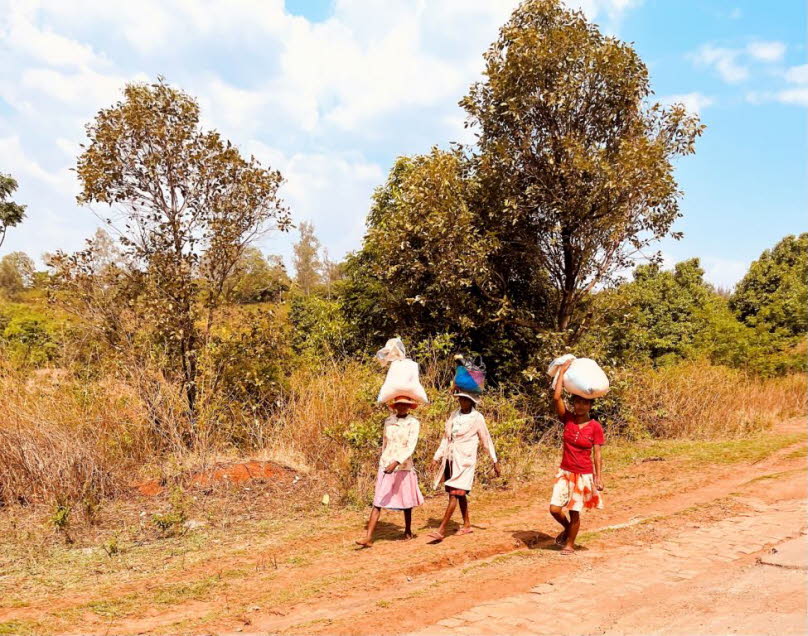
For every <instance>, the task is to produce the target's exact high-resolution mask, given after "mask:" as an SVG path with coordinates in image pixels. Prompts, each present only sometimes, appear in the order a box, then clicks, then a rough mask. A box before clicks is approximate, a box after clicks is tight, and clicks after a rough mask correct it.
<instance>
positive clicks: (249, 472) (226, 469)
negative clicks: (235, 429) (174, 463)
mask: <svg viewBox="0 0 808 636" xmlns="http://www.w3.org/2000/svg"><path fill="white" fill-rule="evenodd" d="M291 473H292V471H290V470H289V469H288V468H284V467H283V466H280V465H278V464H276V463H274V462H268V461H257V460H250V461H247V462H239V463H235V464H219V465H217V466H214V467H213V468H211V469H209V470H203V471H200V472H198V473H194V474H193V475H192V476H191V478H190V480H189V481H190V484H191V485H192V486H202V487H207V486H213V485H215V484H217V483H222V482H227V483H231V484H243V483H246V482H249V481H253V480H256V479H261V480H272V479H278V478H281V477H284V476H287V475H291ZM134 487H135V488H136V489H137V491H138V492H139V493H140V494H141V495H144V496H146V497H154V496H155V495H159V494H161V493H162V492H164V491H165V486H164V485H163V484H161V483H160V481H159V480H157V479H152V480H149V481H144V482H140V483H138V484H135V485H134Z"/></svg>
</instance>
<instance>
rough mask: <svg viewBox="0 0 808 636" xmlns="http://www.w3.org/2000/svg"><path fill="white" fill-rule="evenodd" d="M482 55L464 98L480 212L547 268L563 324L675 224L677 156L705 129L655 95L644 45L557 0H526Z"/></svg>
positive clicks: (503, 241)
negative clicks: (607, 31)
mask: <svg viewBox="0 0 808 636" xmlns="http://www.w3.org/2000/svg"><path fill="white" fill-rule="evenodd" d="M484 57H485V61H486V70H485V75H486V79H485V80H484V81H482V82H478V83H476V84H474V85H473V86H472V88H471V91H470V92H469V94H468V95H467V96H466V97H465V98H464V99H463V100H462V101H461V104H462V106H463V107H464V108H465V109H466V111H467V112H468V115H469V123H470V125H471V126H472V127H474V128H476V129H477V130H478V131H479V135H478V139H479V157H478V159H479V176H480V179H481V183H482V184H483V187H482V188H481V190H480V192H481V193H482V194H483V195H484V196H483V198H482V200H481V202H480V205H479V212H480V214H481V221H482V224H483V225H485V226H486V227H489V228H491V232H492V234H493V235H494V237H495V238H496V240H497V241H498V243H499V244H500V245H502V246H504V247H506V248H516V249H518V250H519V252H520V253H521V258H523V259H526V260H527V261H530V262H533V263H535V264H536V266H537V267H536V270H537V271H542V272H546V273H547V275H549V280H550V281H551V283H552V285H553V288H554V289H555V300H554V307H555V311H554V313H555V325H556V328H557V329H558V330H566V329H568V328H570V327H571V326H572V324H573V322H574V321H575V319H576V318H577V317H579V314H580V309H581V307H582V306H583V304H584V303H585V302H586V298H587V295H588V293H589V292H590V291H591V290H592V289H593V288H594V287H595V286H596V285H598V284H599V283H603V282H605V281H608V280H609V278H610V276H611V275H612V274H613V273H614V272H616V271H618V270H620V269H622V268H625V267H626V266H628V265H629V264H630V263H631V262H632V260H633V257H634V256H635V255H637V254H639V253H640V251H641V250H642V249H643V248H646V247H647V246H648V245H649V244H651V243H652V242H653V241H655V240H657V239H660V238H661V237H663V236H665V235H667V234H669V233H670V232H671V225H672V224H673V222H674V220H675V219H676V218H677V217H678V216H679V207H678V198H679V195H680V192H679V190H678V188H677V184H676V180H675V179H674V176H673V165H672V161H673V159H674V158H675V157H677V156H680V155H687V154H690V153H692V152H693V151H694V142H695V139H696V137H698V136H699V135H700V134H701V132H702V129H703V127H702V126H701V125H700V124H699V120H698V118H697V117H696V116H694V115H688V114H687V113H686V111H685V108H684V106H682V105H680V104H679V105H674V106H671V107H670V108H668V109H665V108H663V107H662V106H660V105H659V104H650V105H649V104H647V99H648V98H649V96H650V95H651V93H652V91H651V87H650V83H649V78H648V70H647V68H646V66H645V64H644V63H643V62H642V60H641V59H640V57H639V56H638V55H637V53H636V51H634V49H633V48H632V47H631V46H630V45H629V44H626V43H624V42H621V41H619V40H617V39H615V38H613V37H609V36H604V35H603V34H602V33H600V31H599V30H598V28H597V26H596V25H594V24H591V23H589V22H587V20H586V18H585V17H584V15H583V13H581V12H580V11H570V10H567V9H565V8H564V6H563V5H562V3H561V2H560V0H525V1H524V2H523V3H522V4H521V5H520V6H519V7H518V8H517V9H516V10H515V11H514V13H513V15H512V16H511V19H510V20H509V21H508V22H507V23H506V24H505V25H504V26H503V27H502V29H501V30H500V34H499V38H498V39H497V41H496V42H494V44H492V46H491V47H490V48H489V49H488V51H487V52H486V53H485V56H484ZM673 236H674V237H676V236H678V235H677V234H673ZM542 275H544V274H542Z"/></svg>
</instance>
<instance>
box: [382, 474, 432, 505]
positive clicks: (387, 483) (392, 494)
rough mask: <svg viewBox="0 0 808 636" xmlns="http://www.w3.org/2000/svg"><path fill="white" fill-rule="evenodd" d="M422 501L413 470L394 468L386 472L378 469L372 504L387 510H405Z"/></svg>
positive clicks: (416, 477) (422, 497) (416, 476)
mask: <svg viewBox="0 0 808 636" xmlns="http://www.w3.org/2000/svg"><path fill="white" fill-rule="evenodd" d="M423 503H424V496H423V495H422V494H421V489H420V488H418V475H417V474H416V472H415V471H414V470H396V471H393V472H392V473H390V474H387V473H385V472H384V470H382V469H381V468H380V469H379V474H378V476H377V477H376V492H375V494H374V496H373V505H374V506H376V507H377V508H387V509H388V510H407V509H409V508H415V507H416V506H420V505H421V504H423Z"/></svg>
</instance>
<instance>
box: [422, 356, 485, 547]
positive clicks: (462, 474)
mask: <svg viewBox="0 0 808 636" xmlns="http://www.w3.org/2000/svg"><path fill="white" fill-rule="evenodd" d="M461 367H463V368H462V369H461ZM466 375H467V369H466V368H465V365H464V364H463V363H462V361H461V363H460V365H459V366H458V374H456V375H455V378H458V377H463V378H465V376H466ZM477 384H478V388H479V389H482V381H481V380H479V379H478V380H477ZM453 395H454V396H455V397H456V398H457V400H458V403H459V408H458V409H457V410H456V411H454V412H453V413H452V414H451V415H450V416H449V419H448V420H447V422H446V427H445V429H444V433H443V438H442V439H441V442H440V446H439V447H438V450H437V451H436V452H435V457H434V458H433V469H435V468H438V467H439V468H440V469H439V470H438V471H437V473H436V474H435V482H434V487H435V488H437V487H438V484H439V483H440V480H441V479H443V484H444V487H445V489H446V492H447V493H448V494H449V503H448V505H447V506H446V512H445V513H444V515H443V520H442V521H441V524H440V527H438V529H437V530H436V531H435V532H431V533H429V537H430V538H431V539H432V540H433V542H436V543H438V542H440V541H443V539H444V538H445V537H446V526H447V525H448V524H449V521H450V520H451V518H452V515H453V514H454V511H455V508H456V507H457V506H458V505H459V506H460V513H461V514H462V515H463V527H462V528H461V529H460V530H458V532H457V534H458V535H465V534H470V533H471V532H472V529H471V520H470V518H469V504H468V498H467V495H468V494H469V492H470V491H471V486H472V483H473V482H474V472H475V470H476V469H477V449H478V446H479V443H480V442H482V445H483V447H484V448H485V450H486V451H487V452H488V454H489V455H490V456H491V461H493V462H494V473H495V474H496V476H497V477H499V464H498V463H497V453H496V450H495V449H494V442H493V441H492V440H491V435H490V434H489V432H488V427H487V426H486V424H485V418H484V417H483V415H482V413H480V412H479V411H478V410H477V409H476V405H477V403H478V402H479V394H477V393H473V392H471V391H462V390H459V389H458V387H457V383H456V384H455V390H454V393H453Z"/></svg>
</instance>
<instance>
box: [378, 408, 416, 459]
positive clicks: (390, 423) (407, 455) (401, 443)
mask: <svg viewBox="0 0 808 636" xmlns="http://www.w3.org/2000/svg"><path fill="white" fill-rule="evenodd" d="M420 431H421V423H420V422H419V421H418V420H417V418H415V417H413V416H412V415H407V417H398V416H397V415H396V414H395V413H393V414H392V415H390V416H388V418H387V419H386V420H385V421H384V441H383V442H382V455H381V457H380V458H379V468H380V469H381V470H384V469H385V468H387V467H388V466H389V465H390V464H392V463H393V462H398V466H396V468H395V470H397V471H398V470H415V467H414V466H413V464H412V454H413V453H414V452H415V446H416V444H418V434H419V433H420Z"/></svg>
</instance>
